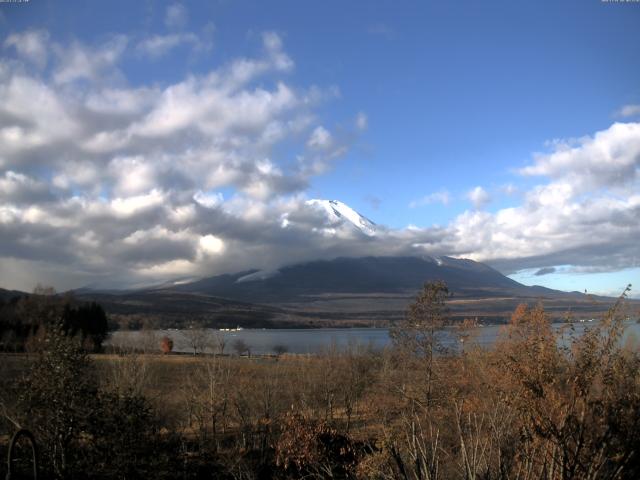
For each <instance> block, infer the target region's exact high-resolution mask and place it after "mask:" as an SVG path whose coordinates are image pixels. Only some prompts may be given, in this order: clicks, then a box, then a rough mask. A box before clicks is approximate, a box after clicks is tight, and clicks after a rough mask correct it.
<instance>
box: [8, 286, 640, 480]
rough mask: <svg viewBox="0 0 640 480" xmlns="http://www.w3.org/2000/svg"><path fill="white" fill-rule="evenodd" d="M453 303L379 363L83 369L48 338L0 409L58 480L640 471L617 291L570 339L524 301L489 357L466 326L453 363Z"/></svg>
mask: <svg viewBox="0 0 640 480" xmlns="http://www.w3.org/2000/svg"><path fill="white" fill-rule="evenodd" d="M446 298H447V291H446V287H445V286H444V285H442V284H429V285H427V286H426V287H425V290H424V291H423V292H422V294H421V295H420V297H419V298H418V299H417V301H416V303H415V304H414V306H413V307H412V309H411V310H410V311H409V313H408V315H407V321H406V323H405V324H404V325H401V326H400V327H399V329H398V330H397V331H396V332H394V340H395V344H394V348H392V349H389V350H388V351H384V352H374V351H371V350H369V349H367V348H358V347H355V346H354V347H353V348H351V349H349V350H346V351H330V352H327V353H326V354H324V355H318V356H315V357H297V356H287V355H283V356H280V357H279V358H278V359H275V358H271V359H265V358H254V359H251V360H250V359H247V358H234V357H210V356H199V357H184V356H171V355H169V356H154V355H139V354H138V355H134V354H128V355H122V356H96V357H94V359H89V358H88V357H87V356H86V354H85V353H84V352H83V351H82V350H81V349H80V348H79V346H78V344H77V343H76V342H74V340H73V339H70V338H69V337H67V336H64V335H63V334H62V333H63V332H62V331H61V330H57V329H49V330H47V335H46V336H45V337H43V339H42V342H43V343H42V344H41V345H40V347H39V350H38V353H37V354H35V356H32V357H30V358H31V360H30V366H29V367H28V371H27V373H25V374H24V375H20V380H19V381H18V382H16V383H7V384H6V385H3V387H4V388H3V392H4V393H3V398H2V400H3V406H4V407H5V410H6V412H5V413H6V416H7V417H8V418H11V419H12V421H13V422H14V423H15V424H19V425H21V426H24V427H27V428H30V429H32V430H33V431H34V433H35V434H36V438H37V439H38V440H39V442H40V444H41V449H42V451H41V461H42V464H43V468H44V470H45V471H46V472H47V475H49V476H55V477H58V478H83V477H91V478H150V477H153V478H230V479H231V478H233V479H241V478H242V479H253V478H255V479H258V478H282V479H285V478H354V479H355V478H362V479H365V478H371V479H381V480H382V479H407V480H408V479H416V480H417V479H449V478H453V479H476V478H477V479H516V478H517V479H538V478H546V479H570V478H578V479H601V478H602V479H605V478H611V479H614V478H629V479H631V478H633V479H635V478H640V467H639V465H640V458H639V456H638V455H639V452H640V370H639V367H640V358H639V355H638V351H637V349H636V348H631V347H628V346H624V345H622V344H621V335H622V320H621V318H622V315H621V314H622V311H621V309H622V307H623V298H621V299H620V301H619V302H618V303H617V304H616V305H615V306H614V307H613V308H612V309H611V311H610V312H609V314H608V315H607V316H606V318H604V319H603V321H602V322H600V323H599V324H597V325H596V326H594V327H593V328H592V329H591V330H589V331H588V332H587V333H585V334H583V335H582V336H580V337H578V338H574V339H571V332H570V331H563V332H559V333H557V332H555V331H554V330H553V329H552V328H551V327H550V325H549V322H548V319H547V316H546V315H545V312H544V310H543V309H542V307H540V306H536V307H532V308H530V307H527V306H524V305H523V306H521V307H519V308H518V309H517V310H516V311H515V312H514V314H513V317H512V321H511V323H510V324H509V325H508V326H507V327H505V329H504V332H503V335H502V338H501V340H500V341H499V343H498V344H497V345H496V346H495V347H494V348H493V349H491V350H488V351H487V350H482V349H479V348H475V347H473V341H472V336H473V330H472V329H470V328H466V326H462V327H461V328H460V331H459V333H460V339H461V340H465V348H464V349H463V350H462V352H460V353H456V354H453V353H450V352H446V351H443V350H442V348H441V346H440V345H439V344H438V342H437V338H436V336H435V335H434V333H435V331H436V329H437V328H438V327H439V326H441V325H442V324H443V323H445V322H446V308H445V307H446ZM559 335H563V336H565V337H568V338H570V341H569V342H558V336H559ZM567 345H568V346H567ZM14 361H16V362H18V361H22V362H25V361H26V360H25V359H24V358H23V357H15V358H14ZM5 365H6V364H5ZM9 376H10V372H5V375H3V377H2V378H3V380H7V379H8V378H9ZM7 422H8V421H7ZM11 428H15V427H14V426H13V425H12V424H10V423H7V430H9V429H11Z"/></svg>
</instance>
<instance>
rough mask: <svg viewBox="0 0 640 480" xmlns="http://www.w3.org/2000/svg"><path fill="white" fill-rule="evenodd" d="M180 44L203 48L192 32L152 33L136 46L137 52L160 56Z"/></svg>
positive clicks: (155, 56)
mask: <svg viewBox="0 0 640 480" xmlns="http://www.w3.org/2000/svg"><path fill="white" fill-rule="evenodd" d="M181 45H191V46H192V47H195V48H204V45H203V44H202V43H200V40H199V39H198V37H197V36H196V35H195V34H193V33H172V34H169V35H154V36H152V37H149V38H145V39H144V40H142V41H141V42H140V43H138V45H137V46H136V49H137V50H138V52H140V53H141V54H143V55H147V56H149V57H151V58H154V59H156V58H160V57H162V56H164V55H166V54H167V53H169V52H170V51H171V50H173V49H174V48H177V47H179V46H181Z"/></svg>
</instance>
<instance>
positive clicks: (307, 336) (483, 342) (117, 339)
mask: <svg viewBox="0 0 640 480" xmlns="http://www.w3.org/2000/svg"><path fill="white" fill-rule="evenodd" d="M595 325H597V322H595V321H594V322H584V323H573V324H566V323H563V324H554V325H553V327H554V328H555V329H557V330H561V331H562V336H561V340H560V341H561V342H562V343H566V344H568V343H569V342H570V341H571V339H572V338H574V337H575V336H577V335H580V334H581V333H582V332H584V330H585V329H586V328H592V327H593V326H595ZM501 329H502V326H499V325H489V326H485V327H479V328H476V329H474V330H473V331H472V335H471V337H470V338H469V339H468V340H467V344H469V343H473V344H475V345H480V346H482V347H491V346H492V345H493V344H494V343H495V342H496V340H497V339H498V337H499V335H500V331H501ZM192 333H193V332H185V331H181V330H153V331H118V332H114V333H113V334H112V335H111V337H110V338H109V340H108V341H107V342H106V344H107V345H112V346H115V347H122V348H135V349H144V350H146V351H159V345H160V339H161V338H162V337H163V336H165V335H166V336H168V337H170V338H171V339H172V340H173V342H174V347H173V351H174V352H182V353H192V352H193V346H192V341H191V339H190V337H192ZM197 333H198V340H197V343H199V344H200V345H198V349H199V350H204V351H206V352H209V353H211V352H215V351H219V345H220V339H221V338H222V339H223V341H224V343H225V347H224V353H233V352H234V348H233V346H234V343H235V342H237V341H238V340H241V341H243V342H245V343H246V344H247V345H248V346H249V347H250V349H251V353H252V354H258V355H260V354H270V353H274V347H276V346H277V345H281V346H283V347H284V348H286V350H287V351H288V352H290V353H320V352H322V351H326V350H328V349H330V348H338V349H345V348H348V347H350V346H361V347H369V346H370V347H372V348H375V349H382V348H384V347H385V346H387V345H389V344H390V343H391V339H390V337H389V330H388V329H386V328H319V329H277V330H271V329H264V330H263V329H246V330H237V331H225V332H223V331H219V330H212V329H205V330H199V331H198V332H197ZM438 337H439V340H440V342H441V343H442V344H443V345H444V346H445V347H449V348H456V349H457V348H460V344H461V342H460V340H459V338H458V337H457V336H456V334H455V330H453V329H450V328H446V329H443V330H442V331H439V332H438ZM636 339H640V324H638V323H636V322H634V321H627V322H625V334H624V338H623V342H627V341H634V340H636Z"/></svg>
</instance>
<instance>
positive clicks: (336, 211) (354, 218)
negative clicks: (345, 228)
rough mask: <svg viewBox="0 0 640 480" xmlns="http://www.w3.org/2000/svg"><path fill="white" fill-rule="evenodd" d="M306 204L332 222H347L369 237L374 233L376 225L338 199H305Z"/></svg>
mask: <svg viewBox="0 0 640 480" xmlns="http://www.w3.org/2000/svg"><path fill="white" fill-rule="evenodd" d="M306 203H307V205H310V206H312V207H315V208H317V209H318V210H321V211H322V212H324V213H325V214H326V216H327V220H329V222H330V223H332V224H342V223H347V224H350V225H351V226H353V227H354V228H356V229H357V230H360V231H361V232H362V233H364V234H365V235H368V236H370V237H372V236H374V235H375V234H376V230H377V229H378V227H377V225H376V224H375V223H373V222H372V221H371V220H369V219H368V218H367V217H365V216H364V215H361V214H359V213H358V212H356V211H355V210H354V209H353V208H351V207H350V206H349V205H347V204H345V203H342V202H340V201H338V200H319V199H314V200H307V202H306Z"/></svg>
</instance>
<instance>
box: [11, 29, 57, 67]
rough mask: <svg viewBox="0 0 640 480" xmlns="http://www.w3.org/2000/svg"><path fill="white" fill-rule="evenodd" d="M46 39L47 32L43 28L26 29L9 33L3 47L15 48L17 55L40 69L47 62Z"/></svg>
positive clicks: (47, 39) (47, 37) (47, 38)
mask: <svg viewBox="0 0 640 480" xmlns="http://www.w3.org/2000/svg"><path fill="white" fill-rule="evenodd" d="M48 41H49V33H48V32H46V31H43V30H27V31H26V32H22V33H14V34H12V35H9V36H8V37H7V39H6V40H5V41H4V46H5V48H6V47H13V48H15V49H16V52H17V53H18V55H20V56H21V57H23V58H25V59H27V60H28V61H30V62H32V63H33V64H35V65H36V66H37V67H38V68H41V69H42V68H44V67H45V66H46V64H47V57H48V53H47V43H48Z"/></svg>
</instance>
